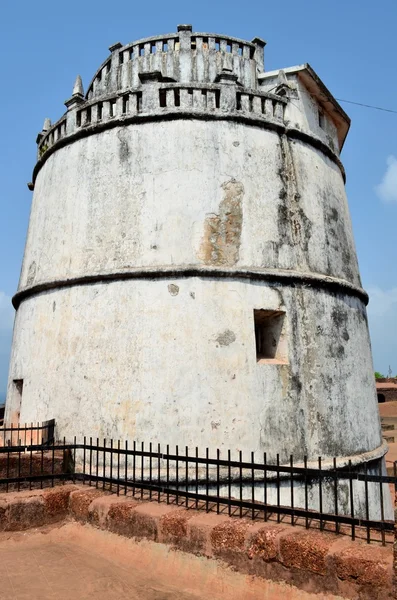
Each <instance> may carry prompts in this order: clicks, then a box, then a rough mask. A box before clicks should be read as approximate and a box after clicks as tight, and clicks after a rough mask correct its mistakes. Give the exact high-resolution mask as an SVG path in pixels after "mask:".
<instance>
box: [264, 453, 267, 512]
mask: <svg viewBox="0 0 397 600" xmlns="http://www.w3.org/2000/svg"><path fill="white" fill-rule="evenodd" d="M266 459H267V454H266V452H264V453H263V466H264V469H263V503H264V505H265V509H264V511H263V520H264V521H267V518H268V516H267V469H266Z"/></svg>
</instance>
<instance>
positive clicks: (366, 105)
mask: <svg viewBox="0 0 397 600" xmlns="http://www.w3.org/2000/svg"><path fill="white" fill-rule="evenodd" d="M335 100H337V101H338V102H347V103H348V104H356V105H357V106H364V107H365V108H373V109H375V110H383V111H384V112H389V113H394V114H396V115H397V110H392V109H391V108H382V107H381V106H372V105H371V104H362V103H361V102H353V101H352V100H342V98H335Z"/></svg>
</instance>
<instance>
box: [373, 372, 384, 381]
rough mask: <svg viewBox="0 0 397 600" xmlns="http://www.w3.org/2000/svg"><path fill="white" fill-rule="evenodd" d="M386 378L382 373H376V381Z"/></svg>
mask: <svg viewBox="0 0 397 600" xmlns="http://www.w3.org/2000/svg"><path fill="white" fill-rule="evenodd" d="M384 378H385V376H384V375H382V373H379V371H375V379H384Z"/></svg>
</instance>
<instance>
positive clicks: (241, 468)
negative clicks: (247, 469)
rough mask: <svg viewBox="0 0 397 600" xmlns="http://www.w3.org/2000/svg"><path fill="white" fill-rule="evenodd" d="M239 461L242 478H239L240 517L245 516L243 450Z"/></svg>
mask: <svg viewBox="0 0 397 600" xmlns="http://www.w3.org/2000/svg"><path fill="white" fill-rule="evenodd" d="M239 461H240V478H239V486H240V517H242V516H243V504H242V502H243V467H242V466H241V464H242V462H243V451H242V450H240V451H239Z"/></svg>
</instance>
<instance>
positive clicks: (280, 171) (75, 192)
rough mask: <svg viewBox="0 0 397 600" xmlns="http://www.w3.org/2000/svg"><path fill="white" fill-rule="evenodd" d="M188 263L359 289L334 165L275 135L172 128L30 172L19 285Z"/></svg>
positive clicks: (85, 150)
mask: <svg viewBox="0 0 397 600" xmlns="http://www.w3.org/2000/svg"><path fill="white" fill-rule="evenodd" d="M65 165H67V168H65ZM195 264H198V265H201V264H204V265H207V266H208V265H209V266H227V267H233V266H236V267H254V268H271V269H277V268H278V269H293V270H296V271H300V272H314V273H321V274H325V275H330V276H333V277H337V278H342V279H345V280H347V281H349V282H351V283H353V284H356V285H359V284H360V280H359V275H358V267H357V260H356V254H355V248H354V241H353V236H352V231H351V225H350V218H349V213H348V208H347V201H346V196H345V191H344V184H343V179H342V176H341V173H340V171H339V169H338V167H337V166H336V165H335V164H334V163H333V162H332V161H331V160H330V159H328V158H327V157H325V156H324V155H323V154H322V153H321V152H319V151H318V150H316V149H314V148H313V147H310V146H308V145H306V144H304V143H302V142H297V141H291V140H289V139H288V138H287V136H285V135H283V136H280V135H278V134H277V133H276V132H271V131H266V130H261V129H259V128H256V127H247V126H246V125H244V124H239V123H233V122H225V121H212V122H209V123H208V122H203V121H196V120H178V121H170V122H162V123H140V124H136V125H129V126H125V127H116V128H114V129H111V130H108V131H104V132H103V133H101V134H97V135H92V136H89V137H87V138H84V139H81V140H78V141H75V142H74V143H73V144H71V145H67V146H65V147H64V148H61V149H60V150H58V151H57V152H55V153H54V154H52V156H50V157H49V158H48V160H47V161H46V162H45V164H44V165H43V167H42V169H41V170H40V171H39V174H38V176H37V180H36V184H35V190H34V197H33V206H32V212H31V219H30V225H29V233H28V239H27V245H26V252H25V257H24V262H23V267H22V273H21V281H20V288H25V287H29V286H31V285H34V284H38V283H42V282H47V281H51V280H53V279H65V278H70V277H77V276H82V275H87V274H94V273H103V272H112V271H120V270H124V269H129V268H133V267H142V266H158V267H160V266H164V265H179V266H183V265H195Z"/></svg>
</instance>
